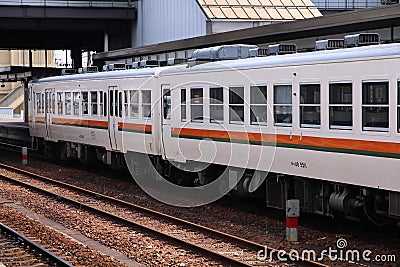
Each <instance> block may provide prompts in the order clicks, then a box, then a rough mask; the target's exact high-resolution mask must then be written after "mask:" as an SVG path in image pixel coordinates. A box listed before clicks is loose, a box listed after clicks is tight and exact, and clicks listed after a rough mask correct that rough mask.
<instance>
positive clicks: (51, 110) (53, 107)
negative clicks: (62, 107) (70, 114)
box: [50, 92, 56, 114]
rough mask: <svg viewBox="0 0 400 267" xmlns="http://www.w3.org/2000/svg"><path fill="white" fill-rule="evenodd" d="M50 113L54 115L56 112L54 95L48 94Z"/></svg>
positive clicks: (52, 93)
mask: <svg viewBox="0 0 400 267" xmlns="http://www.w3.org/2000/svg"><path fill="white" fill-rule="evenodd" d="M50 112H51V113H52V114H55V112H56V93H54V92H50Z"/></svg>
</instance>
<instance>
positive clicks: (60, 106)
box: [57, 92, 64, 115]
mask: <svg viewBox="0 0 400 267" xmlns="http://www.w3.org/2000/svg"><path fill="white" fill-rule="evenodd" d="M57 115H64V92H57Z"/></svg>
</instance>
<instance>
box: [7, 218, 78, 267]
mask: <svg viewBox="0 0 400 267" xmlns="http://www.w3.org/2000/svg"><path fill="white" fill-rule="evenodd" d="M2 264H3V265H2ZM0 266H35V267H45V266H49V267H51V266H54V267H56V266H57V267H73V265H72V264H70V263H68V262H66V261H64V260H63V259H61V258H59V257H57V256H56V255H54V254H53V253H51V252H49V251H48V250H47V249H45V248H43V247H41V246H39V245H37V244H36V243H35V242H33V241H32V240H30V239H29V238H27V237H25V236H23V235H21V234H20V233H18V232H16V231H15V230H13V229H11V228H9V227H8V226H6V225H4V224H2V223H0Z"/></svg>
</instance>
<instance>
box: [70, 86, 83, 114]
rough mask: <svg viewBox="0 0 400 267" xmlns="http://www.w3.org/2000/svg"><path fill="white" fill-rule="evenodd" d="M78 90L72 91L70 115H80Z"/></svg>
mask: <svg viewBox="0 0 400 267" xmlns="http://www.w3.org/2000/svg"><path fill="white" fill-rule="evenodd" d="M80 98H81V97H80V92H76V91H75V92H72V115H73V116H80V102H81V99H80Z"/></svg>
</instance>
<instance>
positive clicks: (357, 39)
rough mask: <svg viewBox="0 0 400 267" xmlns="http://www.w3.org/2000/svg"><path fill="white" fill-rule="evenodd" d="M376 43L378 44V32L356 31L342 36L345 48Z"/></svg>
mask: <svg viewBox="0 0 400 267" xmlns="http://www.w3.org/2000/svg"><path fill="white" fill-rule="evenodd" d="M378 44H380V37H379V34H378V33H358V34H352V35H346V36H345V37H344V47H345V48H349V47H356V46H366V45H378Z"/></svg>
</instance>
